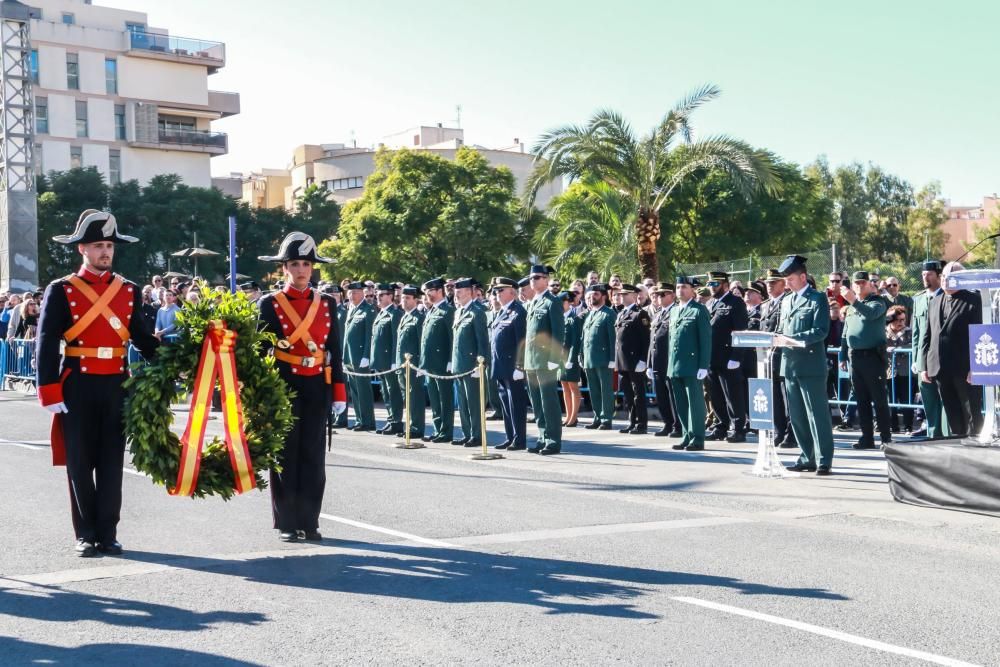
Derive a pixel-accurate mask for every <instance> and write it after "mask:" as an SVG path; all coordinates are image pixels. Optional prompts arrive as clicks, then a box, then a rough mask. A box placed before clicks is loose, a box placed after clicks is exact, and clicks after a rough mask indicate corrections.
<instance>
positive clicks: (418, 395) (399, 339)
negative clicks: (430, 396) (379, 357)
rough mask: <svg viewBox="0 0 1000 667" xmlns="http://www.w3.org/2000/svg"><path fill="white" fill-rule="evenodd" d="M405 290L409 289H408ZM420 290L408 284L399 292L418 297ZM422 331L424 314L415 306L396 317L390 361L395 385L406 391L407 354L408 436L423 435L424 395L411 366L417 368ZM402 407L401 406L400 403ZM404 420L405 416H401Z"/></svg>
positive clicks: (420, 380)
mask: <svg viewBox="0 0 1000 667" xmlns="http://www.w3.org/2000/svg"><path fill="white" fill-rule="evenodd" d="M407 290H412V292H408V291H407ZM419 292H420V290H418V289H417V288H416V287H413V286H412V285H407V286H406V287H404V288H403V294H411V295H412V296H419ZM423 330H424V313H423V312H422V311H421V310H420V309H419V308H414V309H413V310H411V311H410V312H408V313H403V316H402V317H401V318H400V319H399V329H398V331H397V333H396V355H395V361H394V363H395V364H396V366H397V367H398V369H399V370H397V371H396V376H397V378H398V380H397V382H398V383H399V386H400V387H401V388H403V390H404V391H405V390H406V377H405V376H404V372H405V364H406V355H407V354H409V355H411V356H410V366H411V368H410V415H409V418H410V437H411V438H422V437H424V417H425V412H426V410H425V407H426V401H427V399H426V398H425V394H424V378H422V377H417V372H416V371H415V370H413V368H420V367H421V365H420V364H421V357H420V339H421V334H422V333H423ZM404 407H405V406H404ZM404 419H405V415H404Z"/></svg>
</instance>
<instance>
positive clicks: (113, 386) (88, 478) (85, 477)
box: [59, 370, 126, 544]
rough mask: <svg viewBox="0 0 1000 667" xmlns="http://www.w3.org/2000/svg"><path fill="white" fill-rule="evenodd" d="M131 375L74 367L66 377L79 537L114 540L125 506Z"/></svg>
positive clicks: (65, 421) (66, 423)
mask: <svg viewBox="0 0 1000 667" xmlns="http://www.w3.org/2000/svg"><path fill="white" fill-rule="evenodd" d="M125 377H126V376H125V375H84V374H83V373H81V372H80V371H78V370H73V371H72V372H71V373H70V374H69V375H68V376H67V377H66V381H65V383H63V402H65V403H66V409H67V410H69V412H67V413H66V414H64V415H61V416H60V417H59V419H61V420H62V428H63V437H64V440H65V442H66V473H67V475H68V476H69V497H70V505H71V509H72V515H73V530H75V531H76V537H77V539H83V540H86V541H88V542H101V543H105V544H108V543H111V542H114V541H115V540H116V539H117V537H118V521H119V519H120V518H121V508H122V466H123V465H124V464H125V423H124V417H123V415H122V408H123V405H124V402H125V392H124V391H122V382H124V381H125Z"/></svg>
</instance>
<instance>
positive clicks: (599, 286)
mask: <svg viewBox="0 0 1000 667" xmlns="http://www.w3.org/2000/svg"><path fill="white" fill-rule="evenodd" d="M587 291H588V292H601V293H603V294H607V293H608V286H607V284H605V283H594V284H593V285H588V286H587Z"/></svg>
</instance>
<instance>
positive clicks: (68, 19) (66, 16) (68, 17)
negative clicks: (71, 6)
mask: <svg viewBox="0 0 1000 667" xmlns="http://www.w3.org/2000/svg"><path fill="white" fill-rule="evenodd" d="M62 22H63V23H65V24H66V25H73V24H74V23H76V17H75V16H74V15H73V14H72V13H71V12H63V13H62Z"/></svg>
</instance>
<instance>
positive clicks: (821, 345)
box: [778, 255, 833, 471]
mask: <svg viewBox="0 0 1000 667" xmlns="http://www.w3.org/2000/svg"><path fill="white" fill-rule="evenodd" d="M804 269H805V258H803V257H799V256H797V255H793V256H791V257H789V258H788V259H786V260H785V261H784V262H783V263H782V265H781V267H779V269H778V270H779V271H781V273H782V274H783V275H785V276H788V275H789V274H790V273H791V272H792V271H798V270H804ZM829 331H830V306H829V303H828V301H827V298H826V294H825V293H824V292H818V291H816V290H815V289H813V288H812V287H809V286H807V287H806V288H805V289H804V290H803V291H802V293H801V294H799V293H798V292H793V293H791V294H788V295H787V296H786V297H785V298H784V299H782V301H781V324H780V326H779V331H778V333H781V334H783V335H785V336H787V337H788V338H791V339H793V340H797V341H800V342H802V343H804V344H805V347H786V348H783V349H782V351H781V377H783V378H784V379H785V390H786V392H787V396H786V397H787V399H788V416H789V418H790V419H791V422H792V431H793V432H794V433H795V439H796V441H797V442H798V443H799V448H800V449H801V450H802V454H801V456H800V457H799V460H798V463H797V464H796V465H795V466H792V469H793V470H795V469H798V470H800V471H801V470H807V471H812V470H814V469H815V468H816V465H817V461H818V464H819V465H820V466H825V467H826V469H827V470H829V467H830V466H831V465H833V423H832V422H831V421H830V407H829V403H828V400H829V399H828V398H827V395H826V371H827V368H826V336H827V334H828V333H829Z"/></svg>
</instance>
